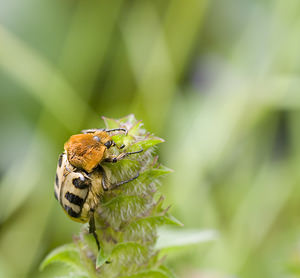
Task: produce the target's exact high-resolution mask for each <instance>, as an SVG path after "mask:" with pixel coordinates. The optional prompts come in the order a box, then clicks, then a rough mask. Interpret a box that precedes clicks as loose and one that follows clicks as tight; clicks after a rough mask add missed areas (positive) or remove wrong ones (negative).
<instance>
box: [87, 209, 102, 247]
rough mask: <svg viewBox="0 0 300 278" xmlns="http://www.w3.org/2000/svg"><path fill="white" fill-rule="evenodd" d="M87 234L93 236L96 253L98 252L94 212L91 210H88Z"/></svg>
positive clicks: (98, 244) (98, 245)
mask: <svg viewBox="0 0 300 278" xmlns="http://www.w3.org/2000/svg"><path fill="white" fill-rule="evenodd" d="M89 233H90V234H93V236H94V238H95V240H96V244H97V247H98V251H100V243H99V240H98V236H97V234H96V226H95V216H94V210H92V209H91V210H90V221H89Z"/></svg>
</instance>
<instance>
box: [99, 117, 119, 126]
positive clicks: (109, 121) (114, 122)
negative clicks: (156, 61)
mask: <svg viewBox="0 0 300 278" xmlns="http://www.w3.org/2000/svg"><path fill="white" fill-rule="evenodd" d="M102 119H103V121H104V124H105V127H106V128H107V129H110V128H118V127H119V123H118V121H117V120H115V119H111V118H107V117H104V116H103V117H102Z"/></svg>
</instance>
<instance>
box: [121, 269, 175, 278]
mask: <svg viewBox="0 0 300 278" xmlns="http://www.w3.org/2000/svg"><path fill="white" fill-rule="evenodd" d="M173 277H174V276H170V275H169V274H168V273H166V272H165V271H163V270H149V271H143V272H139V273H136V274H133V275H129V276H122V277H120V278H173Z"/></svg>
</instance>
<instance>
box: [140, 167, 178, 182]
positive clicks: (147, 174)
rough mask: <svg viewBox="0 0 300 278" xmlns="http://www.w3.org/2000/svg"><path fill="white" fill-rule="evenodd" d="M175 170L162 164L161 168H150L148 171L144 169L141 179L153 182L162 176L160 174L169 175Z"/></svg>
mask: <svg viewBox="0 0 300 278" xmlns="http://www.w3.org/2000/svg"><path fill="white" fill-rule="evenodd" d="M172 171H173V170H171V169H169V168H167V167H165V166H163V165H160V167H159V168H150V169H148V170H146V171H144V172H143V173H141V174H140V176H139V181H140V182H141V183H147V182H149V181H150V182H151V181H153V180H154V179H156V178H158V177H160V176H163V175H167V174H169V173H171V172H172Z"/></svg>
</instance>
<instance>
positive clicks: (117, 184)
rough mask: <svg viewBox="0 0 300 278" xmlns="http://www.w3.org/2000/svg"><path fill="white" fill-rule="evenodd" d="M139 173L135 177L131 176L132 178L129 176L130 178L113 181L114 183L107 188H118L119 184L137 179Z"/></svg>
mask: <svg viewBox="0 0 300 278" xmlns="http://www.w3.org/2000/svg"><path fill="white" fill-rule="evenodd" d="M139 175H140V173H138V174H137V175H136V176H135V177H133V178H131V179H129V180H125V181H120V182H117V183H114V184H112V185H111V186H110V187H109V189H110V190H114V189H116V188H118V187H119V186H121V185H123V184H125V183H128V182H131V181H133V180H135V179H137V178H138V177H139Z"/></svg>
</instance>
